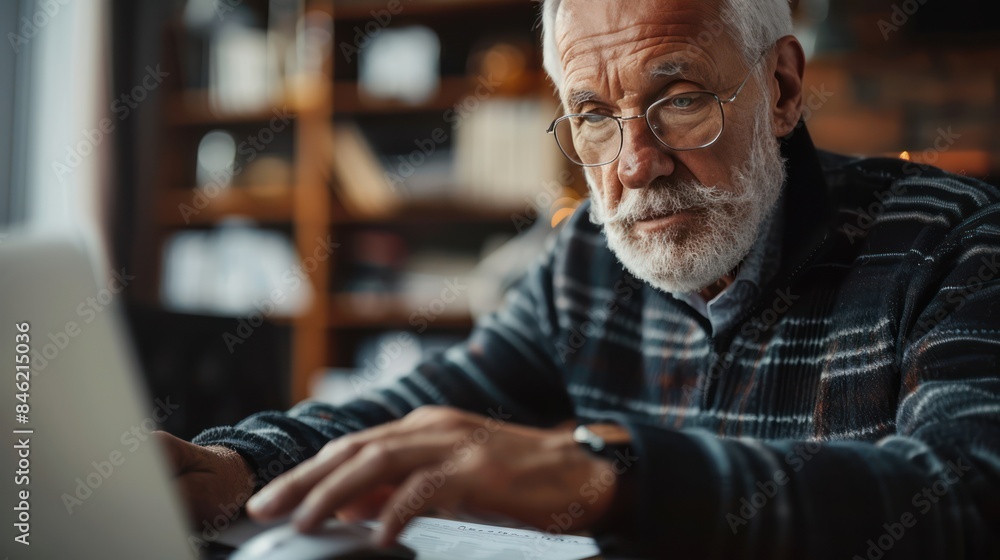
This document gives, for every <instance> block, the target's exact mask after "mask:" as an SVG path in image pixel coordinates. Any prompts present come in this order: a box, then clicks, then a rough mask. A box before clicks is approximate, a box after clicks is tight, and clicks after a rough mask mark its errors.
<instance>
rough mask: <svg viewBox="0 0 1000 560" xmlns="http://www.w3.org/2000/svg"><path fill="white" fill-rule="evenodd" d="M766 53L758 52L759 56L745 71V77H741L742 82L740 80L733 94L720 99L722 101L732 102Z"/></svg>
mask: <svg viewBox="0 0 1000 560" xmlns="http://www.w3.org/2000/svg"><path fill="white" fill-rule="evenodd" d="M766 54H767V51H764V52H762V53H760V56H758V57H757V60H756V61H755V62H754V63H753V65H752V66H751V67H750V71H749V72H747V75H746V77H745V78H743V81H742V82H740V85H739V87H737V88H736V91H734V92H733V95H732V96H731V97H730V98H729V99H723V100H722V102H723V103H732V102H733V101H736V96H738V95H739V94H740V92H741V91H743V87H744V86H745V85H747V82H749V81H750V76H753V71H754V70H756V69H757V65H758V64H760V61H761V60H764V55H766Z"/></svg>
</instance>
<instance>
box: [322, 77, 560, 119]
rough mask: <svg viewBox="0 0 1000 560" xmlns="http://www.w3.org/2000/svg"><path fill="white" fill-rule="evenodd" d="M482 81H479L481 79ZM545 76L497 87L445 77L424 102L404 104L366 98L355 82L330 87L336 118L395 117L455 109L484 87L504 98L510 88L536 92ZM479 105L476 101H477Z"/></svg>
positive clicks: (477, 80)
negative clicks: (400, 114)
mask: <svg viewBox="0 0 1000 560" xmlns="http://www.w3.org/2000/svg"><path fill="white" fill-rule="evenodd" d="M481 79H482V80H483V81H482V82H481V81H480V80H481ZM545 79H546V78H545V75H544V74H543V73H541V72H533V73H529V74H526V75H524V79H523V80H522V83H519V84H517V85H516V87H513V88H512V86H513V85H514V84H508V83H504V84H501V85H500V86H496V85H495V84H493V85H491V84H490V83H489V82H488V81H485V78H480V77H479V76H444V77H442V78H441V82H440V84H439V85H438V89H437V92H436V93H435V94H434V95H433V96H432V97H431V98H430V99H428V100H427V101H424V102H422V103H416V104H413V103H405V102H403V101H399V100H395V99H379V98H375V97H369V96H366V95H365V94H364V93H363V92H361V91H360V90H359V88H358V82H355V81H346V80H345V81H337V82H334V84H333V95H334V104H333V106H334V114H335V115H378V114H398V113H412V112H416V111H447V110H449V109H455V106H456V105H457V104H459V103H461V102H462V100H464V99H465V98H467V97H469V96H470V95H471V96H472V98H473V99H477V98H476V97H475V96H476V89H477V88H480V89H482V87H484V85H483V84H485V85H486V86H489V87H492V88H494V92H493V93H491V94H489V95H490V96H491V97H493V96H500V95H503V93H502V92H505V91H508V90H510V89H513V91H514V92H518V91H533V92H534V91H537V90H538V89H540V87H541V84H544V82H545ZM477 102H478V99H477Z"/></svg>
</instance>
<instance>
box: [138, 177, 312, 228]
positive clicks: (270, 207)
mask: <svg viewBox="0 0 1000 560" xmlns="http://www.w3.org/2000/svg"><path fill="white" fill-rule="evenodd" d="M292 194H293V193H292V188H291V187H273V188H268V189H266V190H264V189H255V188H242V187H229V188H227V189H224V190H222V191H221V192H219V194H218V195H217V196H215V197H214V198H212V197H208V195H207V194H203V195H202V196H198V191H197V190H196V189H193V188H192V189H169V190H166V191H165V192H164V193H163V194H162V195H161V198H160V204H159V205H158V210H157V219H158V221H159V223H160V225H163V226H168V227H183V226H187V225H210V224H214V223H216V222H219V221H220V220H223V219H225V218H230V217H235V216H243V217H247V218H250V219H252V220H255V221H257V222H263V223H286V222H290V221H291V220H292ZM206 201H207V203H206Z"/></svg>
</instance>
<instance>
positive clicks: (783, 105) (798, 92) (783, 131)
mask: <svg viewBox="0 0 1000 560" xmlns="http://www.w3.org/2000/svg"><path fill="white" fill-rule="evenodd" d="M774 49H775V53H776V54H777V61H776V62H775V65H774V75H773V77H772V79H771V80H770V84H769V85H770V89H771V99H772V103H771V122H772V126H773V127H774V135H775V136H777V137H779V138H781V137H784V136H787V135H788V134H791V132H792V131H793V130H795V126H796V125H797V124H798V122H799V117H800V116H801V115H802V75H803V73H804V72H805V66H806V55H805V53H803V52H802V45H801V44H799V40H798V39H796V38H795V37H793V36H791V35H786V36H785V37H782V38H781V39H779V40H778V42H777V44H776V45H775V48H774Z"/></svg>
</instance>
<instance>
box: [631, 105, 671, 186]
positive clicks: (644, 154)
mask: <svg viewBox="0 0 1000 560" xmlns="http://www.w3.org/2000/svg"><path fill="white" fill-rule="evenodd" d="M622 124H623V130H622V136H623V142H622V153H621V155H620V156H619V157H618V179H619V180H620V181H621V183H622V185H624V186H625V187H626V188H629V189H642V188H645V187H647V186H649V184H650V183H652V182H653V181H654V180H656V179H657V178H659V177H668V176H670V175H671V174H672V173H673V172H674V158H673V154H672V151H671V150H670V148H668V147H666V146H664V145H663V143H661V142H660V141H659V140H657V138H656V136H653V131H652V130H650V129H649V125H648V124H646V119H644V118H638V119H631V120H627V121H625V122H624V123H622Z"/></svg>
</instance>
